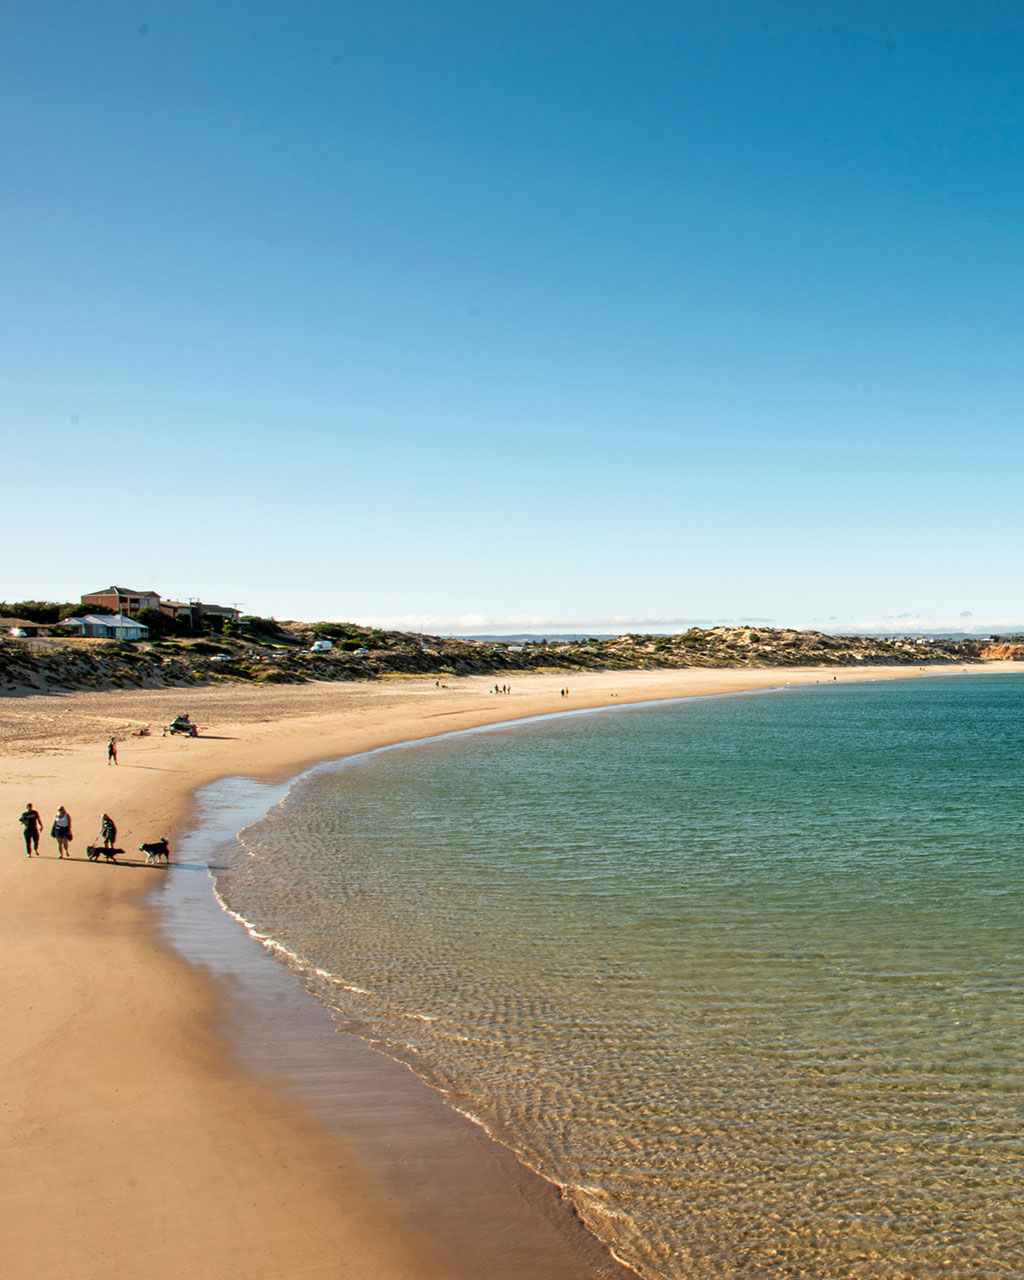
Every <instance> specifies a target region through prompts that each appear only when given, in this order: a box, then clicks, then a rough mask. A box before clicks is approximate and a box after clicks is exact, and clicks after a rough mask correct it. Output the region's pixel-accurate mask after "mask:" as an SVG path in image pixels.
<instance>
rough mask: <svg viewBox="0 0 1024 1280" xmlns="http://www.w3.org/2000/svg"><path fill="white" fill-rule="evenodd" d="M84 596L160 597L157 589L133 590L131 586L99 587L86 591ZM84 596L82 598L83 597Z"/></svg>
mask: <svg viewBox="0 0 1024 1280" xmlns="http://www.w3.org/2000/svg"><path fill="white" fill-rule="evenodd" d="M85 596H156V597H157V599H159V598H160V595H159V592H157V591H135V590H133V589H132V588H131V587H101V588H100V590H99V591H87V592H86V593H85ZM85 596H83V597H82V599H83V600H84V599H85Z"/></svg>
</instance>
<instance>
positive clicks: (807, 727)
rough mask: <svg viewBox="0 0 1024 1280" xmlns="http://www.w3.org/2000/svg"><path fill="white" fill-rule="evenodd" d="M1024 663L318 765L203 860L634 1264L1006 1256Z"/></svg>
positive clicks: (770, 1270) (499, 731) (1011, 1263)
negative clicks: (996, 672)
mask: <svg viewBox="0 0 1024 1280" xmlns="http://www.w3.org/2000/svg"><path fill="white" fill-rule="evenodd" d="M1022 779H1024V678H1018V677H1015V676H983V677H977V678H970V679H957V678H935V679H924V678H922V679H920V680H907V681H898V682H895V681H894V682H891V683H877V684H868V683H865V684H862V685H846V686H826V685H822V686H812V687H809V688H803V689H797V690H784V691H778V692H772V693H768V694H759V695H749V696H731V697H723V698H713V699H697V700H689V701H686V702H679V703H672V704H660V705H657V706H646V707H640V708H620V709H616V710H615V711H607V712H598V713H576V714H570V715H565V716H558V717H552V718H547V719H544V720H540V721H532V722H523V723H521V724H515V725H508V726H502V727H499V728H492V729H489V730H486V731H475V732H471V733H465V734H457V735H451V736H448V737H446V738H443V739H437V740H433V741H430V742H426V743H421V744H413V745H409V746H403V747H399V748H394V749H389V750H385V751H380V752H375V753H371V754H369V755H366V756H361V757H357V758H355V759H353V760H350V761H347V762H343V763H340V764H336V765H332V766H321V767H319V768H318V769H316V770H314V771H312V772H311V773H310V774H308V775H305V776H304V777H303V778H302V779H300V780H298V781H297V782H296V784H295V785H294V786H293V787H292V788H291V790H290V791H289V792H288V794H287V796H286V797H285V798H284V799H283V800H282V801H281V802H280V803H279V804H278V805H276V806H275V807H274V808H273V809H272V810H271V812H270V813H269V814H268V815H267V816H266V817H265V818H263V819H261V820H260V821H259V822H257V823H255V824H254V825H252V826H250V827H248V828H247V829H246V830H245V831H244V832H243V833H242V834H241V835H240V837H239V839H238V842H237V844H236V847H235V848H234V849H233V851H232V852H231V853H230V856H229V857H228V858H227V859H226V860H224V859H221V866H220V867H219V869H218V872H217V891H218V894H219V895H220V897H221V899H222V901H223V902H224V904H225V905H226V907H227V908H228V909H229V910H230V911H232V912H233V913H234V914H235V915H236V916H237V917H238V918H239V919H241V920H242V921H243V922H244V923H246V925H247V926H248V927H249V928H250V930H251V931H252V932H253V933H255V934H256V935H257V936H259V937H260V938H261V939H262V940H263V941H264V942H265V944H266V945H267V946H269V947H271V948H272V949H274V950H275V952H276V953H277V954H278V955H279V956H280V957H281V958H282V959H284V960H285V961H286V963H288V964H289V965H290V966H291V967H292V968H293V969H295V970H296V971H297V972H298V973H299V974H300V976H301V977H302V979H303V981H304V982H305V984H306V985H307V986H308V988H309V989H310V990H311V991H312V992H313V994H314V995H315V996H316V997H317V998H318V999H320V1000H321V1001H323V1002H325V1003H326V1004H328V1005H329V1006H330V1008H331V1009H332V1010H333V1012H334V1016H335V1017H336V1019H337V1021H338V1022H339V1024H340V1025H342V1026H343V1027H345V1028H348V1029H351V1030H353V1031H355V1032H356V1033H358V1034H359V1035H361V1036H363V1037H364V1038H366V1039H368V1040H370V1041H372V1042H374V1043H376V1044H378V1045H381V1046H383V1047H384V1048H386V1050H387V1052H389V1053H390V1054H391V1055H392V1056H394V1057H396V1058H398V1059H400V1060H402V1061H404V1062H407V1063H409V1064H410V1065H411V1066H412V1067H413V1069H414V1070H415V1071H416V1072H417V1073H418V1074H419V1075H421V1076H422V1077H423V1078H424V1079H425V1080H426V1081H428V1082H429V1083H430V1084H432V1085H433V1086H435V1087H436V1088H438V1089H441V1090H443V1091H444V1092H445V1093H446V1094H447V1096H448V1098H449V1100H450V1101H451V1103H452V1105H454V1106H456V1107H457V1108H458V1109H460V1110H461V1111H463V1112H464V1113H465V1114H467V1115H469V1116H471V1117H472V1118H473V1119H474V1120H475V1121H476V1122H477V1123H479V1124H480V1125H482V1126H483V1127H484V1128H485V1129H486V1130H487V1131H488V1132H489V1133H490V1134H492V1135H493V1136H494V1137H495V1138H496V1139H497V1140H498V1141H500V1142H503V1143H505V1144H506V1145H508V1146H509V1147H511V1148H513V1149H514V1150H515V1151H516V1152H517V1153H518V1154H519V1156H520V1158H521V1159H522V1160H523V1161H524V1162H525V1163H527V1164H528V1165H530V1166H531V1167H533V1168H535V1169H536V1170H538V1171H539V1172H540V1173H542V1174H543V1175H544V1176H545V1177H547V1178H549V1179H551V1180H552V1181H554V1182H556V1183H558V1184H560V1185H561V1186H562V1187H564V1188H565V1189H566V1194H567V1195H568V1196H569V1197H570V1198H571V1200H572V1201H573V1203H574V1204H575V1205H576V1207H577V1209H578V1212H579V1214H580V1216H581V1217H582V1218H583V1220H584V1221H585V1222H586V1223H587V1224H588V1226H589V1227H590V1228H591V1229H592V1230H593V1232H594V1233H595V1234H596V1235H598V1236H599V1237H600V1238H601V1239H603V1240H605V1241H606V1242H608V1243H609V1244H610V1245H611V1247H612V1248H613V1250H614V1252H615V1254H616V1256H618V1257H619V1258H621V1259H622V1260H623V1261H624V1262H626V1263H627V1264H629V1265H630V1266H632V1267H633V1268H634V1269H635V1270H636V1271H638V1272H639V1273H640V1274H641V1275H643V1276H647V1277H666V1278H672V1280H683V1278H684V1277H685V1278H686V1280H703V1278H705V1277H731V1278H735V1277H743V1278H744V1280H750V1278H754V1277H773V1278H776V1280H790V1278H792V1277H813V1278H814V1280H851V1278H853V1277H871V1278H875V1277H886V1278H895V1277H915V1278H917V1277H920V1278H922V1280H924V1278H927V1280H931V1278H932V1277H939V1276H942V1277H956V1278H957V1280H981V1278H985V1280H990V1278H994V1277H1015V1278H1016V1280H1019V1278H1020V1277H1021V1276H1022V1275H1024V1135H1022V1127H1021V1122H1022V1117H1024V1103H1022V1098H1024V1089H1022V1086H1024V1079H1022V1075H1024V1072H1022V1058H1024V995H1022V985H1021V970H1022V962H1024V822H1022V795H1021V792H1022Z"/></svg>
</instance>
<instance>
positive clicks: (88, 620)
mask: <svg viewBox="0 0 1024 1280" xmlns="http://www.w3.org/2000/svg"><path fill="white" fill-rule="evenodd" d="M69 622H70V623H75V622H82V623H85V624H86V625H88V626H90V627H137V628H138V629H139V630H140V631H148V630H149V627H147V626H146V624H145V623H144V622H136V621H135V620H134V618H126V617H125V616H124V614H122V613H83V614H81V615H80V616H79V617H77V618H65V619H64V625H65V626H67V625H68V623H69Z"/></svg>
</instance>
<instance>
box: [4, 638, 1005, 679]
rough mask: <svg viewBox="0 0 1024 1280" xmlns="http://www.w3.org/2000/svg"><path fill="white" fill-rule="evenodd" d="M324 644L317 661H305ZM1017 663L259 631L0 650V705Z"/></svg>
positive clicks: (945, 656) (607, 642) (799, 649)
mask: <svg viewBox="0 0 1024 1280" xmlns="http://www.w3.org/2000/svg"><path fill="white" fill-rule="evenodd" d="M328 638H329V639H330V641H331V643H332V645H333V648H332V649H331V650H330V651H329V652H326V653H314V652H310V646H311V645H312V643H313V642H314V641H316V640H318V639H320V640H323V639H328ZM997 658H1012V659H1018V660H1024V645H1015V644H992V643H988V642H986V643H985V644H981V643H980V642H976V641H964V640H921V639H910V638H903V639H879V638H875V637H864V636H832V635H826V634H825V633H824V632H820V631H795V630H790V629H784V628H770V627H757V628H753V627H712V628H709V629H701V628H697V627H694V628H691V629H690V630H689V631H685V632H681V633H679V634H677V635H639V634H629V635H622V636H616V637H613V638H600V639H599V638H590V639H574V640H541V639H538V640H528V641H524V642H522V643H508V642H504V641H497V640H470V639H466V638H463V637H447V638H445V637H441V636H428V635H422V634H420V633H418V632H401V631H380V630H376V629H373V628H367V627H360V626H356V625H355V624H346V623H313V624H306V623H294V622H282V623H277V622H274V623H267V624H265V625H264V626H263V627H262V628H261V629H258V630H252V631H250V632H249V633H248V634H246V633H243V634H236V635H233V636H209V637H203V638H199V639H183V638H180V637H174V638H171V637H165V638H163V639H161V640H156V641H153V642H152V643H150V642H146V643H139V644H130V643H125V642H123V641H114V640H94V639H70V638H66V637H62V638H53V639H44V640H32V641H26V640H20V639H7V638H5V639H3V640H0V694H26V693H32V692H50V691H60V690H69V689H116V688H155V687H167V686H177V687H187V686H190V685H198V684H212V683H217V682H224V681H228V682H231V681H234V682H250V683H257V684H266V683H277V684H292V683H300V682H304V681H309V680H365V679H379V678H382V677H386V676H413V675H415V676H435V677H438V678H440V677H443V676H448V675H452V676H454V675H470V674H476V675H485V674H493V675H494V676H495V677H496V678H498V679H500V678H501V677H503V676H504V677H507V676H509V675H511V674H513V673H515V672H523V671H543V670H548V671H551V670H565V671H566V672H570V671H586V670H590V671H595V670H646V669H653V668H669V669H671V668H680V667H764V666H768V667H773V666H777V667H804V666H846V667H849V666H859V665H861V664H864V665H868V664H873V665H876V664H883V665H891V666H906V665H913V664H922V663H950V664H952V663H959V664H965V663H976V662H981V661H985V660H992V659H997Z"/></svg>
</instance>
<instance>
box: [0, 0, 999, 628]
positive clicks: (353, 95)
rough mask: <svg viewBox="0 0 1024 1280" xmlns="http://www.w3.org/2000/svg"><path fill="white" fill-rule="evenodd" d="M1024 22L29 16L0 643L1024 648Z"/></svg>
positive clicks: (13, 46) (17, 176) (15, 68)
mask: <svg viewBox="0 0 1024 1280" xmlns="http://www.w3.org/2000/svg"><path fill="white" fill-rule="evenodd" d="M1022 68H1024V10H1022V9H1021V8H1020V6H1019V5H1011V4H944V3H940V2H935V3H914V4H910V3H908V4H901V3H899V2H898V0H896V2H895V3H886V4H884V5H883V4H876V3H873V0H851V2H849V3H847V2H845V0H844V2H842V3H835V4H831V3H813V4H812V3H799V2H798V0H789V2H785V3H783V2H780V3H773V2H772V0H750V2H749V3H729V0H723V2H720V3H716V4H713V5H712V4H708V3H706V2H703V3H683V2H680V3H672V2H670V0H622V2H609V0H586V2H580V3H570V4H566V3H557V0H545V2H544V3H517V2H516V0H510V2H509V3H506V4H501V5H498V4H488V3H486V2H482V0H465V2H464V3H455V2H448V0H432V2H429V3H428V2H427V0H418V2H413V0H407V2H403V0H378V2H377V3H368V2H367V0H351V2H349V3H340V2H338V0H332V2H331V3H315V2H311V0H291V2H290V3H288V4H285V3H266V2H264V0H246V2H245V3H237V2H235V0H217V2H216V3H210V2H209V0H202V3H198V2H197V3H193V2H192V0H152V2H148V3H126V2H123V0H104V2H102V3H90V2H89V0H82V2H80V3H78V2H76V3H71V2H70V0H69V2H67V3H50V2H48V0H34V2H33V3H27V2H19V0H9V2H8V3H7V4H5V5H3V6H2V8H0V113H2V114H0V126H2V127H0V148H2V156H3V173H4V179H5V181H4V183H3V194H2V197H0V210H2V218H3V236H2V242H0V297H2V305H0V432H2V437H3V454H2V456H3V458H4V461H5V463H6V465H5V468H4V470H5V472H6V485H5V491H6V494H7V501H6V502H5V504H4V506H5V513H6V516H7V519H6V529H5V532H4V538H3V544H2V545H3V553H2V564H0V598H7V599H9V600H12V599H20V598H25V597H37V598H59V599H76V598H77V597H78V596H79V595H80V594H81V593H82V592H83V591H92V590H96V589H98V588H100V587H104V586H107V585H109V584H110V583H112V582H116V583H118V584H119V585H126V586H129V587H132V588H152V589H154V590H157V591H159V592H161V593H162V594H163V595H165V596H171V597H188V596H198V597H201V598H204V599H206V600H210V601H216V602H218V603H222V604H230V603H235V602H237V603H239V604H240V605H241V607H242V608H243V610H244V611H245V612H254V613H264V614H274V615H276V616H277V617H281V618H284V617H299V618H329V617H330V618H345V619H363V620H370V619H372V620H375V621H379V622H385V623H394V624H395V625H407V626H414V627H422V628H423V629H427V630H443V631H448V630H450V629H456V630H458V629H464V630H469V631H480V630H484V629H487V628H488V627H490V628H492V629H495V630H510V629H515V630H519V629H522V628H524V627H525V626H527V625H528V623H527V621H526V620H528V619H532V620H534V625H535V626H536V628H537V629H538V630H552V631H555V630H560V631H565V630H575V629H581V630H583V629H590V630H601V631H615V630H619V629H627V628H628V629H645V628H650V629H655V628H660V629H674V628H676V627H681V626H686V625H689V624H690V623H691V622H715V621H733V620H739V619H747V618H750V619H754V618H756V619H758V620H759V621H769V620H770V621H774V622H776V623H778V624H787V625H806V626H821V627H823V628H824V629H833V630H843V629H845V628H848V627H853V626H856V625H861V626H868V627H870V626H877V627H879V628H881V629H885V630H889V629H904V628H906V629H915V628H917V627H919V626H923V625H925V624H932V625H938V626H955V627H958V628H965V629H966V628H970V627H971V626H978V627H986V628H988V627H995V628H996V629H998V628H999V627H1004V628H1009V627H1010V626H1011V625H1013V626H1018V627H1019V626H1021V625H1024V623H1022V620H1024V601H1022V600H1021V592H1020V584H1021V574H1020V568H1019V559H1020V546H1021V541H1022V538H1021V534H1022V528H1021V524H1022V515H1021V511H1022V508H1021V502H1020V487H1021V474H1022V463H1024V430H1022V428H1024V423H1022V412H1021V407H1022V403H1024V402H1022V391H1024V360H1022V353H1024V343H1022V337H1024V333H1022V328H1024V324H1022V314H1021V312H1022V305H1024V304H1022V299H1024V280H1022V276H1024V251H1022V244H1024V241H1022V238H1021V231H1022V217H1024V74H1022Z"/></svg>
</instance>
